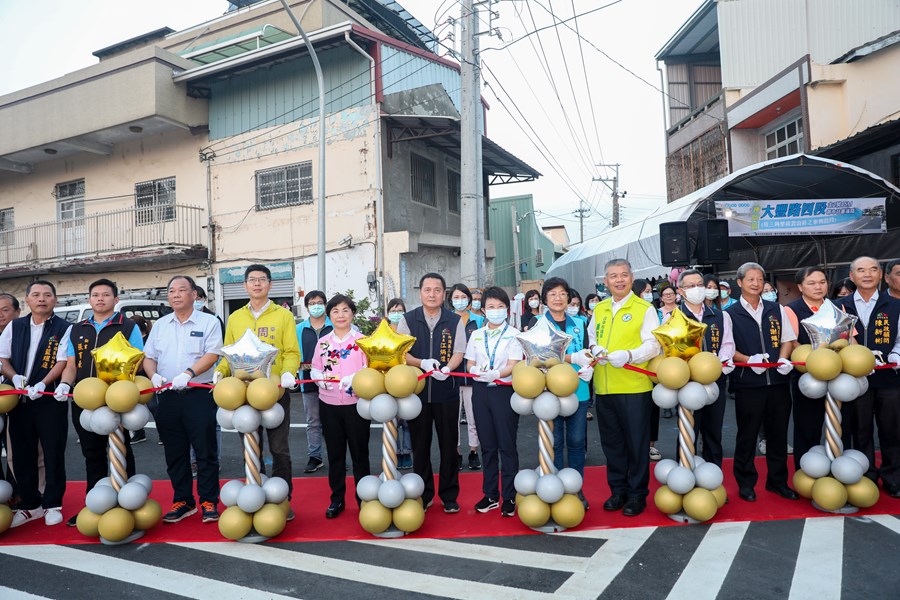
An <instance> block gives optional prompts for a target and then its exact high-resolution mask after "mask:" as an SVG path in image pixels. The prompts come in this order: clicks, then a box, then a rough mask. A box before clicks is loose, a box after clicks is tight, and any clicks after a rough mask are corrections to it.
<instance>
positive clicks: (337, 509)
mask: <svg viewBox="0 0 900 600" xmlns="http://www.w3.org/2000/svg"><path fill="white" fill-rule="evenodd" d="M342 512H344V503H343V502H332V503H331V505H330V506H329V507H328V510H326V511H325V518H326V519H333V518H335V517H336V516H338V515H339V514H341V513H342Z"/></svg>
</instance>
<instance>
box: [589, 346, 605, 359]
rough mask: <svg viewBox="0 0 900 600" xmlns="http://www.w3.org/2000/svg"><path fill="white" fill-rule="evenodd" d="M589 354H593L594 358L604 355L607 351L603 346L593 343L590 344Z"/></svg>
mask: <svg viewBox="0 0 900 600" xmlns="http://www.w3.org/2000/svg"><path fill="white" fill-rule="evenodd" d="M591 354H593V355H594V358H600V357H601V356H606V355H607V354H609V351H608V350H607V349H606V348H604V347H603V346H600V345H599V344H595V345H593V346H591Z"/></svg>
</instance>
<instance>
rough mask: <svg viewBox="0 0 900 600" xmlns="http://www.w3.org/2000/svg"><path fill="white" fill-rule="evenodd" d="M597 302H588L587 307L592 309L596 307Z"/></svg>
mask: <svg viewBox="0 0 900 600" xmlns="http://www.w3.org/2000/svg"><path fill="white" fill-rule="evenodd" d="M597 304H598V303H597V302H588V308H589V309H591V310H594V309H595V308H597Z"/></svg>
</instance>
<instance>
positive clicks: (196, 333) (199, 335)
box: [191, 331, 203, 338]
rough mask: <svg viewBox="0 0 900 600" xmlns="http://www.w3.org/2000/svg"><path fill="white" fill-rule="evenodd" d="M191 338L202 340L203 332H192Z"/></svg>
mask: <svg viewBox="0 0 900 600" xmlns="http://www.w3.org/2000/svg"><path fill="white" fill-rule="evenodd" d="M191 337H199V338H202V337H203V332H202V331H192V332H191Z"/></svg>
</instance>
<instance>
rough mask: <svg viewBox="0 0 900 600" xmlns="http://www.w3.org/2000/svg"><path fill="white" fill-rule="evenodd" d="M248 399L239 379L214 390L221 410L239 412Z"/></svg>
mask: <svg viewBox="0 0 900 600" xmlns="http://www.w3.org/2000/svg"><path fill="white" fill-rule="evenodd" d="M246 399H247V385H246V384H245V383H244V382H243V381H241V380H240V379H238V378H237V377H225V378H223V379H221V380H219V383H217V384H216V385H215V387H214V388H213V400H215V402H216V404H217V405H218V406H219V408H224V409H225V410H237V409H238V408H240V407H241V405H242V404H244V401H245V400H246ZM241 537H243V536H241Z"/></svg>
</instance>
